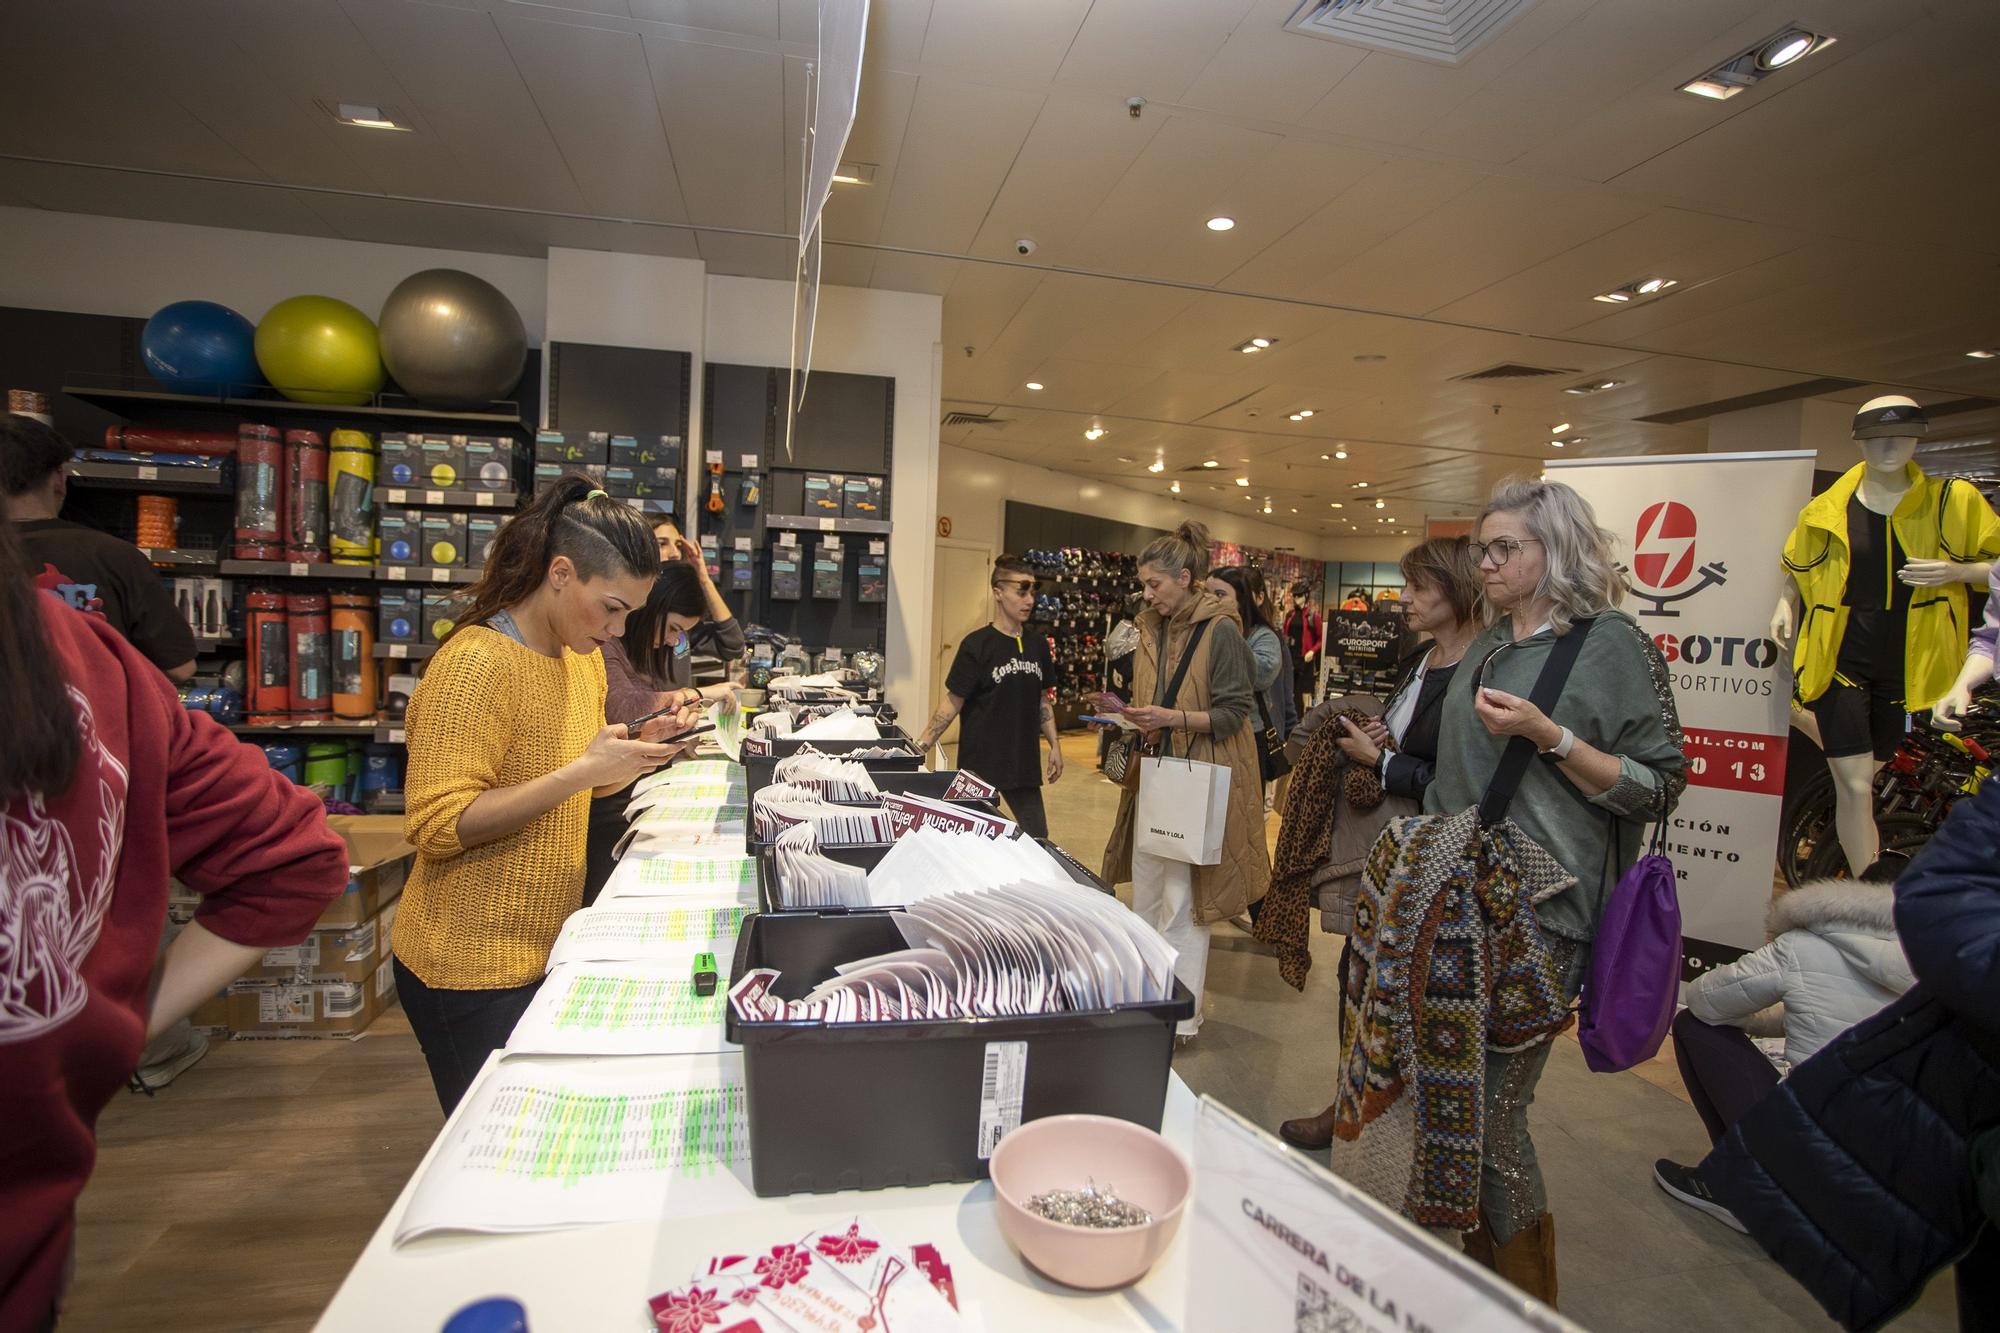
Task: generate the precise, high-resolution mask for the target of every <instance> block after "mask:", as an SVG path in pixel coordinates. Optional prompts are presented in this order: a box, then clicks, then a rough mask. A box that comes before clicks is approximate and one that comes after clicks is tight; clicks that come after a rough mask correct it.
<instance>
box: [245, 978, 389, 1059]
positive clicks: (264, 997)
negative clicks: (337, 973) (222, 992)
mask: <svg viewBox="0 0 2000 1333" xmlns="http://www.w3.org/2000/svg"><path fill="white" fill-rule="evenodd" d="M227 1002H228V1011H229V1028H230V1031H232V1032H233V1033H234V1034H235V1035H236V1036H238V1037H243V1038H251V1039H266V1040H268V1039H272V1038H286V1037H318V1038H337V1037H358V1036H360V1035H361V1034H362V1033H363V1032H365V1031H367V1029H368V1025H369V1024H370V1023H373V1022H374V1021H375V1020H376V1018H378V1017H380V1016H381V1013H382V1011H383V1010H385V1009H387V1008H389V1007H390V1006H391V1005H393V1004H395V1003H396V974H395V972H394V971H393V970H392V969H391V967H390V965H389V962H388V960H387V959H384V960H383V961H382V962H380V963H378V964H377V965H376V966H375V970H374V971H373V972H371V973H370V974H369V975H368V976H366V977H364V978H363V979H361V980H360V981H309V982H304V983H296V984H295V983H291V982H272V981H239V982H236V983H235V984H234V985H232V986H231V987H230V988H229V992H228V996H227Z"/></svg>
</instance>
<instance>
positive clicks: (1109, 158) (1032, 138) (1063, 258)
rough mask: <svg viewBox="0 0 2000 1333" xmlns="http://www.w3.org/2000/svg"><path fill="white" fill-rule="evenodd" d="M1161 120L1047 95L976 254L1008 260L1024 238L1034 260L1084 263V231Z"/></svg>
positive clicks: (1114, 104) (1092, 99)
mask: <svg viewBox="0 0 2000 1333" xmlns="http://www.w3.org/2000/svg"><path fill="white" fill-rule="evenodd" d="M1166 122H1167V117H1165V116H1152V117H1145V118H1141V119H1139V120H1134V119H1132V117H1131V116H1129V115H1127V114H1126V112H1125V108H1124V105H1123V104H1122V103H1120V102H1118V101H1116V100H1114V99H1111V98H1106V97H1102V96H1094V95H1084V94H1081V93H1074V92H1067V91H1060V90H1059V91H1057V92H1054V93H1051V94H1050V95H1049V97H1048V99H1047V101H1046V102H1044V103H1043V105H1042V107H1041V109H1040V111H1039V112H1038V113H1037V115H1036V117H1035V123H1034V128H1033V129H1031V130H1030V131H1029V132H1028V136H1027V139H1026V140H1025V141H1024V142H1023V143H1022V145H1021V149H1020V152H1019V154H1018V155H1016V157H1015V158H1014V160H1013V162H1012V163H1011V164H1010V166H1009V168H1008V171H1007V178H1006V183H1005V184H1004V185H1002V186H1001V187H1000V192H999V194H998V195H996V196H995V197H994V199H993V206H992V207H991V208H990V209H989V210H988V211H987V213H986V216H985V220H984V222H983V223H982V224H981V226H980V228H979V234H978V236H977V237H976V238H975V239H974V241H973V245H972V249H973V251H974V253H977V254H987V255H1013V254H1014V253H1015V249H1014V243H1015V241H1017V240H1018V239H1020V238H1022V237H1029V238H1031V239H1033V240H1034V241H1035V242H1036V243H1037V244H1038V245H1039V246H1040V247H1041V249H1040V251H1039V252H1038V253H1037V255H1036V262H1037V263H1049V264H1063V265H1071V264H1077V263H1080V262H1082V260H1081V256H1082V251H1081V247H1080V242H1081V237H1082V234H1083V232H1084V229H1085V228H1086V227H1087V226H1088V225H1089V223H1090V220H1091V218H1092V217H1093V216H1094V215H1095V214H1096V212H1097V210H1098V209H1099V207H1101V206H1102V204H1103V203H1104V200H1105V198H1106V196H1107V195H1109V194H1110V193H1111V191H1112V190H1113V189H1114V188H1116V187H1117V185H1118V183H1119V181H1120V180H1122V179H1123V178H1124V176H1125V173H1126V172H1127V171H1129V170H1130V169H1131V167H1132V164H1133V163H1134V162H1135V161H1137V160H1138V158H1139V155H1140V154H1141V153H1142V152H1144V151H1145V150H1146V146H1147V145H1148V144H1149V143H1151V142H1152V140H1153V138H1154V136H1155V135H1157V134H1158V133H1159V131H1160V128H1161V126H1162V125H1164V124H1165V123H1166Z"/></svg>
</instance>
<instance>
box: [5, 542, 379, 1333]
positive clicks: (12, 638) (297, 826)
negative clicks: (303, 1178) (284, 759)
mask: <svg viewBox="0 0 2000 1333" xmlns="http://www.w3.org/2000/svg"><path fill="white" fill-rule="evenodd" d="M0 700H5V701H6V703H5V707H6V709H7V713H8V716H7V721H6V732H7V736H6V740H5V742H4V744H0V1126H4V1127H5V1132H4V1133H0V1333H14V1330H20V1329H26V1330H41V1329H46V1328H49V1327H52V1326H53V1323H54V1319H55V1309H56V1304H57V1302H58V1300H59V1298H60V1297H61V1294H62V1289H63V1286H64V1274H65V1269H66V1267H67V1265H68V1262H69V1256H70V1248H71V1243H72V1240H73V1232H74V1227H75V1205H76V1198H77V1195H78V1194H80V1193H82V1191H83V1187H84V1184H85V1182H86V1181H88V1180H89V1179H90V1171H91V1167H92V1165H93V1164H94V1162H95V1159H96V1123H97V1116H98V1112H100V1111H101V1110H103V1108H104V1104H105V1102H107V1101H108V1100H110V1098H111V1097H112V1095H113V1094H114V1093H116V1092H117V1091H118V1089H120V1088H121V1087H123V1086H124V1085H125V1082H126V1080H127V1079H128V1078H130V1077H131V1075H132V1071H133V1069H134V1068H135V1067H136V1066H137V1064H138V1060H139V1051H140V1049H141V1048H142V1047H143V1046H144V1045H145V1043H146V1039H147V1038H148V1037H149V1036H151V1035H152V1034H154V1033H156V1032H158V1031H160V1030H161V1029H162V1028H164V1027H166V1026H167V1025H168V1024H170V1023H173V1022H174V1021H176V1020H177V1019H180V1018H183V1017H185V1016H187V1015H188V1014H189V1013H190V1012H192V1011H193V1010H194V1008H195V1006H196V1005H198V1004H199V1003H201V1001H202V1000H203V999H205V998H207V997H208V996H210V995H213V994H214V993H215V992H216V991H217V990H219V989H221V988H222V987H223V986H225V985H227V984H228V983H229V982H230V981H233V980H235V979H236V978H237V977H238V976H240V975H242V973H243V972H244V971H246V970H247V969H248V968H249V967H250V966H251V965H252V964H254V963H255V962H256V961H257V959H258V958H259V956H261V955H262V954H263V953H264V951H265V950H268V949H273V948H278V947H281V946H285V945H291V944H296V943H298V942H299V941H300V940H302V939H304V938H305V936H306V933H307V932H308V931H310V930H311V929H312V926H313V922H314V921H315V920H317V919H318V917H319V914H320V910H321V908H322V907H323V906H324V905H325V904H326V902H327V900H328V899H330V898H332V897H334V896H335V895H337V894H338V893H340V891H341V889H342V888H343V887H344V886H345V884H346V882H347V851H346V848H345V846H344V845H343V844H342V842H341V840H340V839H339V838H338V837H336V836H335V835H334V834H333V832H332V831H331V830H330V829H328V828H327V825H326V818H325V814H324V811H323V810H322V808H321V806H320V804H319V802H318V801H317V800H315V799H313V797H312V796H311V795H310V794H309V793H307V792H305V791H303V790H301V789H300V788H297V787H294V786H293V785H292V784H291V783H289V782H287V781H286V780H285V779H284V778H283V777H281V776H279V775H278V774H276V773H274V772H272V771H271V769H270V767H269V765H268V764H266V763H265V761H264V756H263V755H262V754H261V753H259V752H258V751H257V750H255V749H252V748H251V747H249V746H246V745H242V744H240V743H239V742H238V741H237V740H236V738H235V737H234V736H232V735H230V734H229V733H228V732H227V731H225V730H224V729H223V728H222V727H221V726H220V725H218V724H217V723H216V722H215V721H214V720H213V719H212V718H209V717H207V716H206V715H203V714H198V713H190V712H188V711H187V710H186V709H185V708H183V707H182V706H181V703H180V700H179V698H178V697H177V696H176V695H175V693H174V688H173V686H172V685H170V684H169V683H168V682H167V678H166V677H165V676H163V675H161V674H160V671H159V668H157V667H155V666H154V665H153V664H152V663H151V662H149V661H147V660H146V658H145V657H143V656H142V655H140V653H139V652H138V651H137V650H136V649H134V648H133V647H132V646H131V645H130V644H128V643H126V642H125V640H124V639H123V638H121V637H119V635H118V633H117V632H116V631H115V630H113V629H112V628H111V627H110V625H109V624H107V623H105V621H104V620H103V618H102V617H97V616H91V615H88V614H86V613H84V612H81V611H76V610H73V609H71V608H70V607H68V606H66V605H64V604H63V603H62V602H60V601H58V600H56V598H54V597H53V596H50V595H48V594H46V593H42V592H38V591H36V589H35V587H34V584H33V583H32V581H31V580H30V579H29V577H28V574H27V571H26V569H25V567H24V566H23V564H22V560H21V551H20V546H19V543H18V539H17V538H16V536H15V534H14V531H13V528H12V525H10V524H8V523H6V522H4V521H0ZM170 875H171V876H176V877H178V878H179V879H180V880H181V882H182V883H184V884H186V885H187V886H188V887H189V888H191V889H193V890H195V891H196V892H197V893H199V894H201V895H202V898H203V901H202V904H201V907H200V909H199V910H198V911H197V912H196V914H195V918H194V920H193V922H192V923H190V924H189V925H188V926H187V927H186V929H184V930H183V931H182V932H181V933H180V935H179V936H178V937H177V938H176V939H175V940H174V942H173V945H172V946H171V947H170V948H169V949H168V950H167V954H166V957H165V959H164V961H163V962H161V964H160V966H159V968H158V971H157V975H156V973H155V968H154V959H155V955H156V954H157V952H158V946H159V939H160V930H161V926H162V924H163V923H164V921H165V919H166V911H167V878H168V876H170Z"/></svg>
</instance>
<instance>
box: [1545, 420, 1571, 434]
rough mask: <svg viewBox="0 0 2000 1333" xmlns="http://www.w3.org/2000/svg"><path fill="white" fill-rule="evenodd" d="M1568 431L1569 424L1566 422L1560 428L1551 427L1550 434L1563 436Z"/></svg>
mask: <svg viewBox="0 0 2000 1333" xmlns="http://www.w3.org/2000/svg"><path fill="white" fill-rule="evenodd" d="M1568 429H1569V423H1568V422H1567V421H1565V422H1563V423H1562V424H1561V425H1560V426H1551V427H1549V434H1551V435H1560V434H1562V433H1563V432H1564V431H1566V430H1568Z"/></svg>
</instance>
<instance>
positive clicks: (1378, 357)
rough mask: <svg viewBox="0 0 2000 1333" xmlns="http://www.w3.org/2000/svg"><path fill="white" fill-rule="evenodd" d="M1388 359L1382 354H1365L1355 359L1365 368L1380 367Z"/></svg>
mask: <svg viewBox="0 0 2000 1333" xmlns="http://www.w3.org/2000/svg"><path fill="white" fill-rule="evenodd" d="M1388 359H1389V358H1388V357H1386V356H1383V355H1382V354H1381V353H1380V352H1363V353H1361V354H1360V355H1359V356H1357V357H1355V358H1354V360H1355V363H1356V364H1357V365H1363V366H1379V365H1381V364H1382V363H1383V362H1384V361H1387V360H1388Z"/></svg>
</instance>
